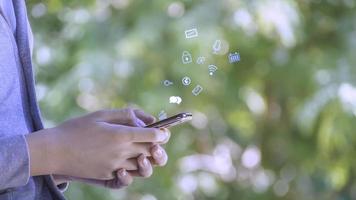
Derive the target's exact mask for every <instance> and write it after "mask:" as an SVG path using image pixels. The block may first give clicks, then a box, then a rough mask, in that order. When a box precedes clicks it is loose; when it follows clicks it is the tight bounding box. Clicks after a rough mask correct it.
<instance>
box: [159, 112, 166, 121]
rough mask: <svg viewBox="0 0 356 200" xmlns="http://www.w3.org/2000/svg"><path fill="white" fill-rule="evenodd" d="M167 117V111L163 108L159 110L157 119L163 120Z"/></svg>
mask: <svg viewBox="0 0 356 200" xmlns="http://www.w3.org/2000/svg"><path fill="white" fill-rule="evenodd" d="M164 119H167V113H166V112H165V111H164V110H161V112H159V114H158V120H164Z"/></svg>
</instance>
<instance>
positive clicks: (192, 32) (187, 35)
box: [184, 28, 198, 39]
mask: <svg viewBox="0 0 356 200" xmlns="http://www.w3.org/2000/svg"><path fill="white" fill-rule="evenodd" d="M184 33H185V38H187V39H190V38H194V37H198V30H197V29H196V28H193V29H189V30H186V31H185V32H184Z"/></svg>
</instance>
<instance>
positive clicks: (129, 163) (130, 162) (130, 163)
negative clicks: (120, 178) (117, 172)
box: [119, 154, 139, 170]
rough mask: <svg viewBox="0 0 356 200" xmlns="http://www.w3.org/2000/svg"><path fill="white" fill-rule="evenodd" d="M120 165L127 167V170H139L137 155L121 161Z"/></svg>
mask: <svg viewBox="0 0 356 200" xmlns="http://www.w3.org/2000/svg"><path fill="white" fill-rule="evenodd" d="M138 155H139V154H138ZM119 167H120V168H123V169H126V170H138V167H137V156H136V157H135V158H130V159H127V160H125V161H124V162H123V163H121V164H120V165H119Z"/></svg>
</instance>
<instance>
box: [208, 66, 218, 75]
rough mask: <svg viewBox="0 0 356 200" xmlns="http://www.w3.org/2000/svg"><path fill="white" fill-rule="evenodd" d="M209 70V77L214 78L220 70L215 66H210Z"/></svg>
mask: <svg viewBox="0 0 356 200" xmlns="http://www.w3.org/2000/svg"><path fill="white" fill-rule="evenodd" d="M208 70H209V75H210V76H212V75H214V73H215V72H216V70H218V67H217V66H215V65H209V66H208Z"/></svg>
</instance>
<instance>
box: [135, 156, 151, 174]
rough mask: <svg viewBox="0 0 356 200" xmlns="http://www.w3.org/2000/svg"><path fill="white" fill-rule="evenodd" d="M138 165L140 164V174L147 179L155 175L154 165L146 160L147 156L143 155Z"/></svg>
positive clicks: (138, 160) (138, 159)
mask: <svg viewBox="0 0 356 200" xmlns="http://www.w3.org/2000/svg"><path fill="white" fill-rule="evenodd" d="M137 163H138V172H139V175H140V176H142V177H145V178H146V177H150V176H151V175H152V173H153V169H152V165H151V162H150V161H149V160H148V159H147V158H146V156H144V155H143V154H141V155H140V156H139V157H138V158H137Z"/></svg>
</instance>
